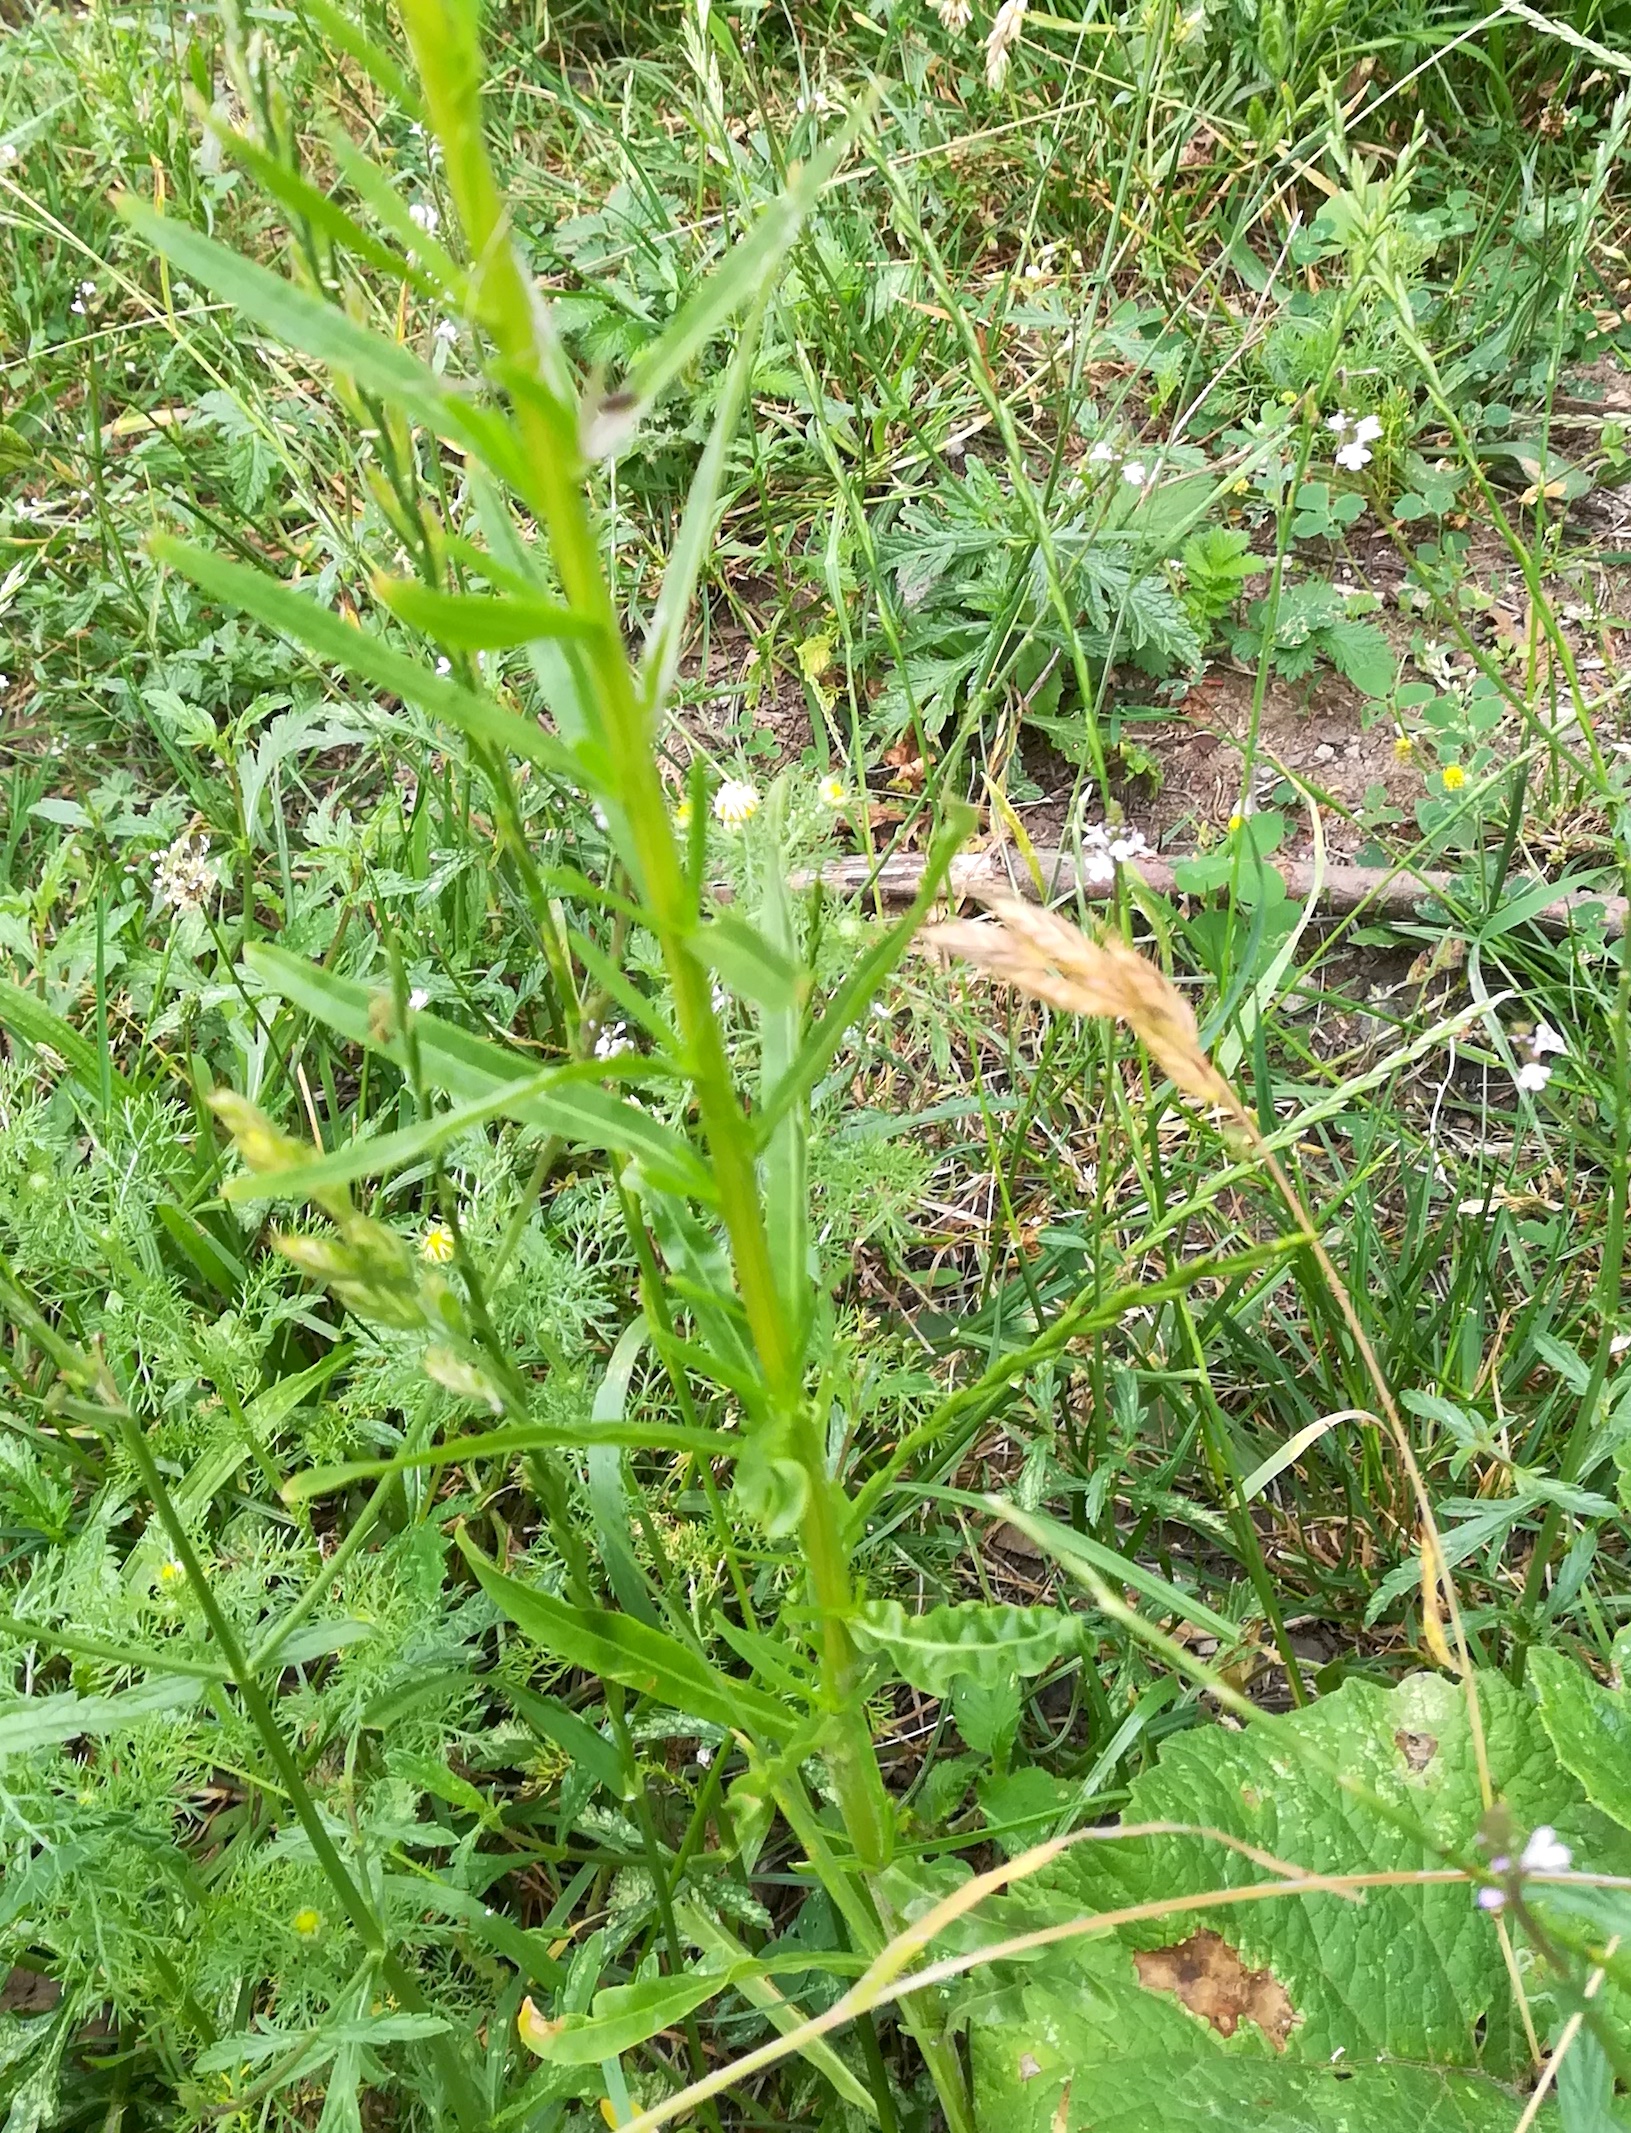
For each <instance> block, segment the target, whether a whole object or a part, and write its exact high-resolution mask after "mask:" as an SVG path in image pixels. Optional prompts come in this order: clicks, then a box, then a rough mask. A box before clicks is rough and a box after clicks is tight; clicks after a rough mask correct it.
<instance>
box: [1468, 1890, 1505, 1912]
mask: <svg viewBox="0 0 1631 2133" xmlns="http://www.w3.org/2000/svg"><path fill="white" fill-rule="evenodd" d="M1474 1901H1475V1902H1476V1903H1477V1905H1478V1908H1479V1910H1480V1911H1504V1910H1505V1909H1506V1891H1505V1889H1491V1888H1482V1889H1480V1890H1479V1891H1478V1894H1477V1896H1476V1898H1475V1899H1474Z"/></svg>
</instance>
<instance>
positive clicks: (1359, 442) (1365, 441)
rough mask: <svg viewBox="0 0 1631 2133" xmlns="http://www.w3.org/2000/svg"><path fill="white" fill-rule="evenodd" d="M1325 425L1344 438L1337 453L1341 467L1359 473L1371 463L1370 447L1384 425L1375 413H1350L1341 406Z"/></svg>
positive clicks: (1351, 472) (1352, 472)
mask: <svg viewBox="0 0 1631 2133" xmlns="http://www.w3.org/2000/svg"><path fill="white" fill-rule="evenodd" d="M1325 427H1326V428H1327V429H1328V430H1330V431H1331V432H1332V434H1333V435H1335V436H1337V437H1340V438H1341V440H1342V442H1341V443H1340V444H1339V445H1338V446H1337V448H1336V455H1335V456H1336V463H1337V465H1338V466H1339V467H1346V469H1347V470H1348V472H1349V473H1350V474H1357V473H1358V472H1359V470H1360V468H1361V467H1368V466H1369V465H1370V461H1371V449H1370V448H1371V446H1372V445H1373V444H1374V443H1375V442H1376V440H1377V438H1378V437H1380V436H1381V434H1382V425H1381V423H1380V422H1379V421H1378V420H1377V419H1376V417H1375V416H1374V415H1350V414H1348V413H1346V412H1345V411H1344V410H1343V409H1342V408H1340V407H1339V408H1338V409H1337V411H1336V413H1335V414H1334V415H1331V416H1329V417H1328V418H1327V420H1326V424H1325ZM1350 431H1351V432H1352V435H1350V434H1349V432H1350Z"/></svg>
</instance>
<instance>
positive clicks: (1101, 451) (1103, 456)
mask: <svg viewBox="0 0 1631 2133" xmlns="http://www.w3.org/2000/svg"><path fill="white" fill-rule="evenodd" d="M1115 456H1116V448H1115V446H1114V445H1113V444H1112V443H1111V442H1110V440H1109V438H1108V437H1101V438H1100V439H1099V441H1098V443H1097V444H1096V445H1095V446H1094V447H1093V449H1092V451H1091V452H1089V453H1088V455H1087V463H1088V465H1089V466H1090V467H1107V466H1108V465H1109V464H1110V462H1111V460H1112V459H1114V458H1115Z"/></svg>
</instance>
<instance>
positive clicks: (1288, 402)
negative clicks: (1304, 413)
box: [1280, 385, 1297, 407]
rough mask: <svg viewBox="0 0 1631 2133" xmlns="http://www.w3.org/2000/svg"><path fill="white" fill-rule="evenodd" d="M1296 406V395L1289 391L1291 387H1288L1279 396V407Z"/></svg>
mask: <svg viewBox="0 0 1631 2133" xmlns="http://www.w3.org/2000/svg"><path fill="white" fill-rule="evenodd" d="M1296 404H1297V395H1296V394H1295V393H1294V392H1293V391H1292V390H1291V387H1290V386H1289V385H1288V386H1287V387H1286V389H1285V391H1284V392H1283V393H1282V394H1281V395H1280V405H1281V406H1282V407H1295V406H1296Z"/></svg>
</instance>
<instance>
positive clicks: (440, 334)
mask: <svg viewBox="0 0 1631 2133" xmlns="http://www.w3.org/2000/svg"><path fill="white" fill-rule="evenodd" d="M431 338H432V339H433V340H434V341H435V343H436V345H437V346H438V347H439V348H451V347H452V346H453V343H454V342H455V341H456V340H457V339H458V338H459V322H458V320H457V319H456V318H439V319H438V320H437V321H436V331H435V333H434V334H432V336H431Z"/></svg>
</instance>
